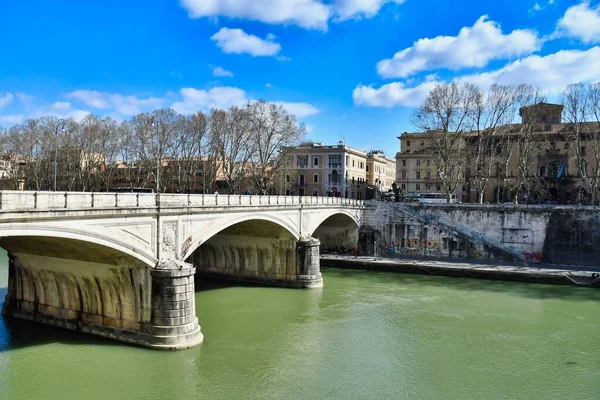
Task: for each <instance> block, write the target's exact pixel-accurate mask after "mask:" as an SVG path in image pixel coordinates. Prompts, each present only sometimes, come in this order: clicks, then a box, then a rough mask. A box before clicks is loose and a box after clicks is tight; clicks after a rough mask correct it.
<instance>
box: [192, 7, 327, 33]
mask: <svg viewBox="0 0 600 400" xmlns="http://www.w3.org/2000/svg"><path fill="white" fill-rule="evenodd" d="M180 3H181V5H182V6H183V7H184V8H185V9H186V10H187V11H188V14H189V16H190V17H191V18H201V17H220V16H224V17H229V18H240V19H249V20H254V21H260V22H265V23H269V24H292V25H298V26H300V27H302V28H306V29H321V30H326V29H327V20H328V19H329V17H330V13H331V10H330V7H329V6H327V5H325V4H323V3H322V2H321V1H318V0H180Z"/></svg>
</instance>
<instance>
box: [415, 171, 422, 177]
mask: <svg viewBox="0 0 600 400" xmlns="http://www.w3.org/2000/svg"><path fill="white" fill-rule="evenodd" d="M415 175H416V178H417V179H421V171H417V172H415Z"/></svg>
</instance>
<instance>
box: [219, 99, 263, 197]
mask: <svg viewBox="0 0 600 400" xmlns="http://www.w3.org/2000/svg"><path fill="white" fill-rule="evenodd" d="M210 132H211V143H212V145H213V146H214V147H215V150H216V151H215V152H216V154H217V159H218V161H217V162H218V168H219V170H220V171H222V174H223V178H224V180H225V182H226V184H227V188H228V191H229V193H231V194H233V193H240V192H241V191H242V190H241V189H242V187H243V186H244V184H245V183H246V182H247V178H248V173H249V165H248V163H249V161H250V156H251V154H252V150H253V148H252V146H253V143H252V142H251V140H250V129H249V124H248V118H247V111H246V110H243V109H241V108H239V107H231V108H230V109H229V110H228V111H222V110H212V111H211V114H210Z"/></svg>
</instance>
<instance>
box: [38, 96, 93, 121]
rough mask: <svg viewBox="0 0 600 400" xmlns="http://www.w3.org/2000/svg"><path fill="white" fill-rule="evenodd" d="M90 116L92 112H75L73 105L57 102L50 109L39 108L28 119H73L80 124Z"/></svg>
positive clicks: (45, 107)
mask: <svg viewBox="0 0 600 400" xmlns="http://www.w3.org/2000/svg"><path fill="white" fill-rule="evenodd" d="M88 114H90V112H89V111H87V110H74V109H73V108H72V106H71V103H69V102H67V101H57V102H55V103H53V104H52V105H51V106H49V107H48V106H43V107H38V108H37V109H36V110H35V111H34V112H33V113H32V114H31V115H29V116H28V117H33V118H40V117H47V116H50V117H56V118H72V119H74V120H75V121H77V122H79V121H81V120H82V119H84V118H85V117H86V116H87V115H88Z"/></svg>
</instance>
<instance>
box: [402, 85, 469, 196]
mask: <svg viewBox="0 0 600 400" xmlns="http://www.w3.org/2000/svg"><path fill="white" fill-rule="evenodd" d="M478 101H480V91H479V89H477V87H475V86H474V85H471V84H463V85H458V84H457V83H455V82H452V83H445V84H438V85H436V86H435V87H434V88H433V89H432V90H431V91H430V92H429V95H428V96H427V98H426V99H425V101H424V102H423V104H422V105H421V106H420V107H419V108H417V110H415V112H414V113H413V116H412V122H413V124H414V125H415V126H416V127H417V128H419V129H421V130H422V131H424V132H426V133H427V135H428V137H429V139H430V140H431V143H432V147H433V152H432V157H433V161H434V163H435V165H436V167H437V173H438V177H439V180H440V181H441V182H442V186H443V190H444V193H445V194H446V198H447V201H448V202H450V201H451V197H452V194H453V193H455V191H456V188H457V186H458V184H459V183H460V182H461V181H464V172H465V164H466V151H465V141H464V139H465V133H466V132H469V131H470V130H471V129H472V127H473V120H474V119H475V118H474V117H473V114H474V113H475V112H476V109H477V103H478Z"/></svg>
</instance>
